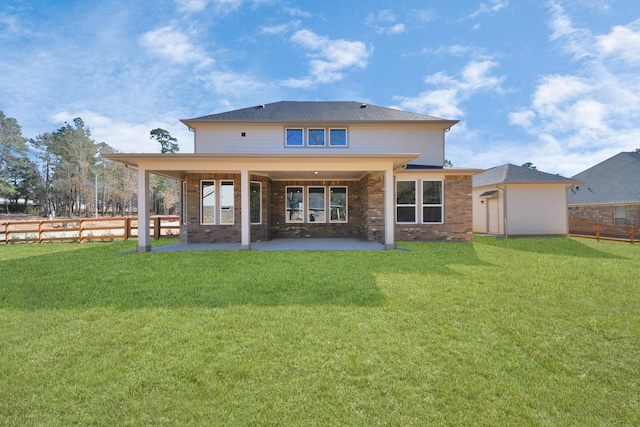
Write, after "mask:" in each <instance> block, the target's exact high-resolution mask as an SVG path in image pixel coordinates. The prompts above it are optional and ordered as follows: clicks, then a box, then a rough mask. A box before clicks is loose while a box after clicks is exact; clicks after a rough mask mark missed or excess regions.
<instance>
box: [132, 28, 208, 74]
mask: <svg viewBox="0 0 640 427" xmlns="http://www.w3.org/2000/svg"><path fill="white" fill-rule="evenodd" d="M140 43H141V44H142V46H144V47H145V48H147V49H148V50H150V51H151V52H153V53H154V54H156V55H158V56H161V57H163V58H166V59H168V60H170V61H172V62H176V63H179V64H187V63H198V64H199V65H208V64H210V63H212V62H213V60H212V59H210V58H208V57H207V56H206V55H205V53H204V52H202V51H201V50H200V49H198V48H197V47H195V46H194V45H193V44H191V42H190V41H189V38H188V37H187V36H186V35H185V34H184V33H182V32H180V31H178V30H176V29H174V28H173V27H171V26H167V27H162V28H158V29H157V30H153V31H148V32H146V33H145V34H143V35H142V37H140Z"/></svg>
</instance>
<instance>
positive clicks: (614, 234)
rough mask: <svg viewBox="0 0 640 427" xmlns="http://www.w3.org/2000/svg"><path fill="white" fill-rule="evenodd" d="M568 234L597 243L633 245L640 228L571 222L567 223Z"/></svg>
mask: <svg viewBox="0 0 640 427" xmlns="http://www.w3.org/2000/svg"><path fill="white" fill-rule="evenodd" d="M569 234H570V235H571V236H575V237H585V238H587V239H596V240H597V241H600V240H615V241H619V242H629V243H633V242H634V241H637V237H638V236H640V227H634V226H629V225H612V224H598V223H595V222H584V221H573V220H571V221H569Z"/></svg>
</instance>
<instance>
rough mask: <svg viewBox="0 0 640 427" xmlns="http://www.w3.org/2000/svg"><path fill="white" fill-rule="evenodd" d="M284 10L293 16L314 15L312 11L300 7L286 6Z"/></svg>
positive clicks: (304, 16) (306, 16)
mask: <svg viewBox="0 0 640 427" xmlns="http://www.w3.org/2000/svg"><path fill="white" fill-rule="evenodd" d="M284 11H285V12H287V13H288V14H289V15H291V16H302V17H303V18H310V17H311V16H312V15H311V13H309V12H307V11H305V10H302V9H300V8H298V7H285V8H284Z"/></svg>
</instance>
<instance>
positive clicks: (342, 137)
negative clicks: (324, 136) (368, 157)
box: [329, 129, 347, 147]
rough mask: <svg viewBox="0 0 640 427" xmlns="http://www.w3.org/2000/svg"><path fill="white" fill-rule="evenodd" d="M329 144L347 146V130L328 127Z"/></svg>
mask: <svg viewBox="0 0 640 427" xmlns="http://www.w3.org/2000/svg"><path fill="white" fill-rule="evenodd" d="M329 146H331V147H346V146H347V130H346V129H329Z"/></svg>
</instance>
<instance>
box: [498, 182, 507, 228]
mask: <svg viewBox="0 0 640 427" xmlns="http://www.w3.org/2000/svg"><path fill="white" fill-rule="evenodd" d="M496 188H497V189H498V190H500V191H502V192H503V194H504V197H503V199H502V209H503V212H504V238H505V239H508V238H509V222H508V221H507V187H504V188H502V187H500V186H499V185H496Z"/></svg>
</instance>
